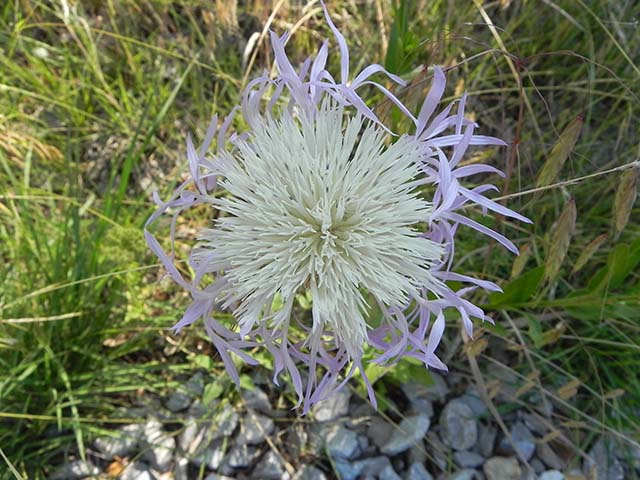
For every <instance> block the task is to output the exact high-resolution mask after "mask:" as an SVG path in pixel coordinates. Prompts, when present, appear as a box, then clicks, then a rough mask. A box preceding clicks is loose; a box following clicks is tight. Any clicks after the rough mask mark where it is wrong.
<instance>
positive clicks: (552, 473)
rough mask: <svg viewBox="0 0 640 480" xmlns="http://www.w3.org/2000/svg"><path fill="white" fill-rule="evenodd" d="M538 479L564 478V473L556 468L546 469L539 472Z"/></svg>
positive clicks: (556, 479)
mask: <svg viewBox="0 0 640 480" xmlns="http://www.w3.org/2000/svg"><path fill="white" fill-rule="evenodd" d="M538 480H564V475H563V474H562V472H559V471H558V470H547V471H546V472H542V473H541V474H540V476H539V477H538Z"/></svg>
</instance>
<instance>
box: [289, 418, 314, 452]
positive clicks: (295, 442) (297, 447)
mask: <svg viewBox="0 0 640 480" xmlns="http://www.w3.org/2000/svg"><path fill="white" fill-rule="evenodd" d="M285 438H286V442H285V447H286V449H287V451H288V452H289V454H290V455H291V457H292V458H299V457H300V454H301V452H302V450H303V449H304V448H305V446H306V445H307V440H308V439H309V435H308V434H307V431H306V430H305V428H304V424H302V423H294V424H293V425H291V426H289V428H287V433H286V437H285Z"/></svg>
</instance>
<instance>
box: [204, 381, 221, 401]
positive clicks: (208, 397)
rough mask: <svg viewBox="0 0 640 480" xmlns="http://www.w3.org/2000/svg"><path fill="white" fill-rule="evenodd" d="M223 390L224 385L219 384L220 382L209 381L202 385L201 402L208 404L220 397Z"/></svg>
mask: <svg viewBox="0 0 640 480" xmlns="http://www.w3.org/2000/svg"><path fill="white" fill-rule="evenodd" d="M223 392H224V387H223V386H222V385H221V384H220V382H217V381H216V382H213V383H209V384H208V385H206V386H205V387H204V392H203V393H202V403H204V404H205V405H208V404H210V403H211V402H213V401H214V400H215V399H216V398H218V397H220V395H222V393H223Z"/></svg>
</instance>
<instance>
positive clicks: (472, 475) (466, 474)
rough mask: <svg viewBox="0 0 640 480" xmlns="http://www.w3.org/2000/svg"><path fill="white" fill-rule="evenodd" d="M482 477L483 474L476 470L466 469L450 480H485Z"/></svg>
mask: <svg viewBox="0 0 640 480" xmlns="http://www.w3.org/2000/svg"><path fill="white" fill-rule="evenodd" d="M481 475H482V474H481V473H480V472H478V471H476V470H473V469H471V468H465V469H464V470H458V471H457V472H455V473H454V474H453V475H451V476H450V477H449V478H448V480H484V479H482V477H481Z"/></svg>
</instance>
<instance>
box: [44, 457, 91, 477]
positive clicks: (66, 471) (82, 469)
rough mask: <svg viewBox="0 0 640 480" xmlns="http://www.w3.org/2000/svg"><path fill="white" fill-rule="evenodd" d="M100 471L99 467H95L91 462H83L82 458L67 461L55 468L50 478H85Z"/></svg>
mask: <svg viewBox="0 0 640 480" xmlns="http://www.w3.org/2000/svg"><path fill="white" fill-rule="evenodd" d="M99 473H100V469H99V468H98V467H96V466H95V465H94V464H93V463H91V462H85V461H84V460H77V461H75V462H71V463H67V464H66V465H63V466H62V467H60V468H59V469H58V470H56V471H55V472H54V473H53V474H52V475H51V478H52V479H60V480H67V479H69V480H70V479H75V478H86V477H93V476H96V475H98V474H99Z"/></svg>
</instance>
